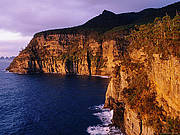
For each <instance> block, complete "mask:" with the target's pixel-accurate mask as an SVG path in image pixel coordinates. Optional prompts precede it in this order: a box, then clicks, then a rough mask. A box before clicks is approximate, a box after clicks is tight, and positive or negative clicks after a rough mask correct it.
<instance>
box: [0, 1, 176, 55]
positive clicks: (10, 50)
mask: <svg viewBox="0 0 180 135" xmlns="http://www.w3.org/2000/svg"><path fill="white" fill-rule="evenodd" d="M177 1H179V0H0V56H15V55H17V54H18V52H19V51H20V50H21V49H22V48H24V47H25V46H26V45H27V44H28V42H29V41H30V39H31V38H32V36H33V35H34V33H36V32H39V31H42V30H47V29H53V28H64V27H71V26H76V25H80V24H83V23H85V22H86V21H88V20H89V19H91V18H93V17H95V16H97V15H99V14H100V13H102V12H103V10H104V9H106V10H109V11H112V12H114V13H118V14H119V13H124V12H131V11H135V12H137V11H140V10H143V9H145V8H159V7H163V6H166V5H169V4H172V3H174V2H177Z"/></svg>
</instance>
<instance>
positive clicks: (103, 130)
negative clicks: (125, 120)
mask: <svg viewBox="0 0 180 135" xmlns="http://www.w3.org/2000/svg"><path fill="white" fill-rule="evenodd" d="M103 106H104V105H103V104H102V105H99V106H93V107H89V109H90V110H96V111H98V112H96V113H94V114H93V115H94V116H97V117H98V118H99V119H100V120H101V122H102V124H99V125H96V126H89V127H88V128H87V132H88V133H89V134H90V135H123V134H122V133H121V131H120V130H119V129H118V128H115V127H114V126H112V122H111V119H112V117H113V110H111V111H110V110H109V109H103Z"/></svg>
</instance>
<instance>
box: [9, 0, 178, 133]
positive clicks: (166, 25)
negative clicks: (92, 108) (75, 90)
mask: <svg viewBox="0 0 180 135" xmlns="http://www.w3.org/2000/svg"><path fill="white" fill-rule="evenodd" d="M179 7H180V2H178V3H175V4H172V5H169V6H166V7H164V8H160V9H145V10H143V11H141V12H138V13H125V14H119V15H116V14H114V13H112V12H110V11H106V10H105V11H104V12H103V13H102V14H101V15H99V16H97V17H95V18H93V19H92V20H90V21H88V22H87V23H85V24H84V25H82V26H78V27H73V28H67V29H57V30H49V31H43V32H39V33H37V34H35V35H34V38H33V39H32V40H31V42H30V43H29V44H28V46H27V47H26V48H25V49H24V50H22V51H21V52H20V54H19V55H18V56H17V57H16V58H15V59H14V60H13V62H12V63H11V64H10V66H9V67H8V68H7V70H8V71H10V72H14V73H19V74H32V73H60V74H64V75H66V74H68V75H77V74H78V75H107V76H111V81H110V83H109V85H108V89H107V93H106V101H105V107H108V108H111V109H113V110H114V115H113V124H115V125H116V126H118V127H120V128H121V130H122V131H123V132H124V133H126V134H128V135H137V134H139V135H145V134H147V135H152V134H160V133H174V134H176V133H180V130H179V129H180V127H179V125H180V119H179V116H180V106H179V105H180V100H179V96H180V78H179V74H180V46H179V43H180V37H179V34H180V33H179V32H180V31H179V28H180V23H179V21H180V17H179V15H178V13H179V9H180V8H179ZM166 13H167V14H168V15H170V16H168V15H166V16H165V14H166ZM155 16H160V17H162V16H165V17H163V18H156V19H155ZM154 19H155V20H154ZM153 20H154V21H153ZM148 22H151V23H148ZM138 24H144V25H141V26H140V25H138Z"/></svg>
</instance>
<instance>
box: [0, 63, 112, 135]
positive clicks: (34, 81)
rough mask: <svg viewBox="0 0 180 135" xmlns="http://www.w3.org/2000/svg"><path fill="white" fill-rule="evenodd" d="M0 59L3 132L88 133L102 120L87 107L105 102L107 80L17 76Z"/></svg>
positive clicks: (18, 134) (42, 134) (0, 122)
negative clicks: (88, 130) (91, 127)
mask: <svg viewBox="0 0 180 135" xmlns="http://www.w3.org/2000/svg"><path fill="white" fill-rule="evenodd" d="M9 63H10V61H4V60H0V135H11V134H12V135H86V134H88V133H87V128H88V127H89V126H92V125H98V124H101V123H102V122H101V121H100V119H98V118H97V117H95V116H94V115H93V113H94V110H93V109H88V108H89V107H92V106H94V105H100V104H103V103H104V99H105V92H106V87H107V84H108V82H109V80H108V79H103V78H98V77H96V78H95V77H93V78H89V77H81V76H78V77H67V76H60V75H57V74H45V75H17V74H12V73H6V71H5V70H4V69H5V68H6V67H7V66H8V65H9Z"/></svg>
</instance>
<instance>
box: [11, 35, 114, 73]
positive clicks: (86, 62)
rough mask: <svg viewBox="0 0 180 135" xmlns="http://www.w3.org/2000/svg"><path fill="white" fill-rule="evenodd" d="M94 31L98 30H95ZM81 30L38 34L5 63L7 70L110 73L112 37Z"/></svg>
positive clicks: (22, 71) (20, 71) (112, 52)
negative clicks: (73, 32) (74, 32)
mask: <svg viewBox="0 0 180 135" xmlns="http://www.w3.org/2000/svg"><path fill="white" fill-rule="evenodd" d="M96 34H97V33H96ZM96 34H95V33H93V34H89V35H88V36H86V35H83V34H54V35H47V36H46V37H45V36H44V35H38V36H36V37H34V38H33V39H32V40H31V42H30V43H29V45H28V46H27V47H26V48H25V49H24V50H22V51H21V52H20V54H19V55H18V56H17V57H16V58H15V59H14V60H13V62H12V63H11V64H10V66H9V67H8V70H9V71H10V72H14V73H19V74H28V73H60V74H79V75H108V76H109V75H110V74H111V70H112V66H113V64H112V63H113V59H114V56H113V54H114V53H115V45H116V41H115V40H101V39H96V38H93V36H95V37H96V36H98V35H96Z"/></svg>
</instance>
